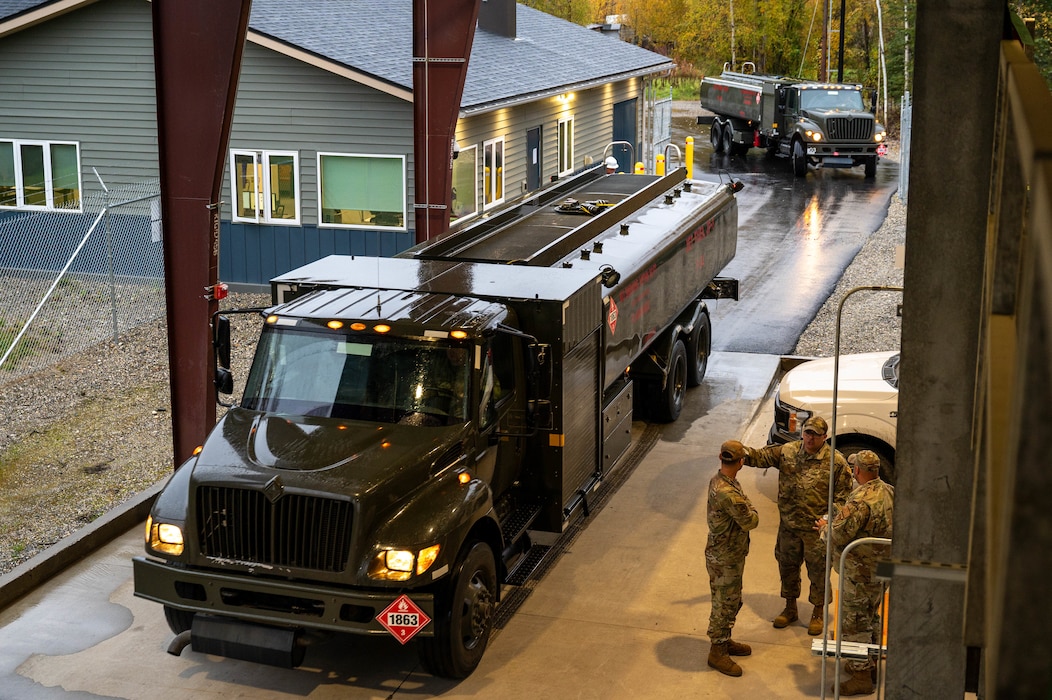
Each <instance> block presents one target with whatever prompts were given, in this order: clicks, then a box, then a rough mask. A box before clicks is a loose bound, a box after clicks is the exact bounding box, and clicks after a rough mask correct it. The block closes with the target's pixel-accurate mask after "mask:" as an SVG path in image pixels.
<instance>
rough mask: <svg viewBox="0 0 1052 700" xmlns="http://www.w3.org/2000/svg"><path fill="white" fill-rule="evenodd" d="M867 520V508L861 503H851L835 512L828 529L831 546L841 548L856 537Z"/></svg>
mask: <svg viewBox="0 0 1052 700" xmlns="http://www.w3.org/2000/svg"><path fill="white" fill-rule="evenodd" d="M867 520H869V506H867V505H866V504H865V503H864V502H862V501H852V502H851V503H848V504H846V505H844V506H843V507H841V508H840V510H839V511H837V514H836V517H834V518H833V522H832V524H831V525H830V527H829V532H830V533H831V534H832V537H833V544H835V545H837V546H838V547H843V546H844V545H846V544H847V543H848V542H851V541H852V540H854V539H855V537H857V536H858V531H859V530H861V529H862V526H863V525H864V524H865V523H866V521H867Z"/></svg>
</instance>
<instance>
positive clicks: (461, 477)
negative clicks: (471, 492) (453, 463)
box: [457, 472, 471, 484]
mask: <svg viewBox="0 0 1052 700" xmlns="http://www.w3.org/2000/svg"><path fill="white" fill-rule="evenodd" d="M457 481H459V482H460V483H462V484H466V483H468V482H469V481H471V474H470V473H468V472H460V473H459V474H457Z"/></svg>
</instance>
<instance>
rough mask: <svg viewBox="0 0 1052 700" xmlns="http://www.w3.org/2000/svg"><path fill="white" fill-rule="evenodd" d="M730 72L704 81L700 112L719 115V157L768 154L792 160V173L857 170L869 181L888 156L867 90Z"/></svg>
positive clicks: (715, 136) (715, 132)
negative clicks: (754, 150) (867, 100)
mask: <svg viewBox="0 0 1052 700" xmlns="http://www.w3.org/2000/svg"><path fill="white" fill-rule="evenodd" d="M750 66H752V64H751V63H747V64H745V68H746V69H745V71H743V72H736V71H730V70H724V71H723V72H722V73H721V74H720V75H719V76H716V77H710V76H706V77H705V78H703V79H702V81H701V106H702V108H704V109H706V110H708V111H710V112H712V113H714V114H715V115H716V116H715V118H714V119H713V120H712V126H711V127H710V130H709V138H710V140H711V141H712V147H713V149H714V150H715V151H716V153H720V154H727V155H745V154H746V153H747V152H748V151H749V149H750V148H766V149H767V151H768V152H769V153H770V154H772V155H774V156H778V157H782V158H788V159H789V161H790V162H791V163H792V168H793V173H794V174H795V175H797V176H798V177H803V176H805V175H807V170H808V166H809V165H810V166H814V167H819V168H853V167H856V166H859V165H861V166H862V167H863V169H864V173H865V176H866V177H867V178H871V177H874V176H875V175H876V173H877V161H878V159H879V158H880V156H882V155H884V153H885V152H886V150H887V146H886V145H885V143H884V137H885V132H884V127H883V126H881V124H880V123H879V122H878V121H877V119H876V117H875V116H874V115H873V113H872V111H871V110H870V109H867V108H866V105H865V100H864V99H863V89H862V86H861V85H854V84H841V83H821V82H816V81H813V80H804V79H802V78H790V77H785V76H780V75H763V74H759V73H755V72H750V69H749V67H750Z"/></svg>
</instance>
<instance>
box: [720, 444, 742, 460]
mask: <svg viewBox="0 0 1052 700" xmlns="http://www.w3.org/2000/svg"><path fill="white" fill-rule="evenodd" d="M744 457H745V445H743V444H741V443H740V442H738V441H737V440H728V441H727V442H725V443H723V444H722V445H720V461H721V462H727V463H731V462H737V461H738V460H739V459H743V458H744Z"/></svg>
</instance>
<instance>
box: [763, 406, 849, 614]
mask: <svg viewBox="0 0 1052 700" xmlns="http://www.w3.org/2000/svg"><path fill="white" fill-rule="evenodd" d="M828 432H829V426H828V425H827V424H826V422H825V419H823V418H821V417H820V416H811V417H810V418H808V419H807V421H806V422H805V423H804V428H803V431H802V433H801V439H800V440H797V441H795V442H789V443H786V444H784V445H768V446H767V447H763V448H761V449H753V448H751V447H747V448H745V449H746V452H747V453H748V454H747V459H746V464H748V465H749V466H750V467H758V468H760V469H767V468H769V467H773V468H775V469H777V470H778V538H777V540H776V541H775V545H774V558H775V560H776V561H777V562H778V574H779V576H780V578H781V581H782V586H781V595H782V598H785V609H784V610H782V612H781V613H780V614H779V615H778V616H777V617H776V618H774V626H775V627H776V628H778V629H782V628H783V627H787V626H788V625H789V623H791V622H794V621H796V620H798V619H799V617H800V616H799V613H798V612H797V609H796V599H797V598H799V597H800V566H801V564H806V565H807V577H808V578H809V579H810V581H811V587H810V590H809V592H808V596H807V599H808V600H809V601H810V602H811V604H812V605H814V610H813V611H812V613H811V621H810V623H809V624H808V625H807V633H808V634H810V635H817V634H822V628H823V625H824V624H825V623H824V620H823V617H824V613H825V592H826V588H825V587H826V586H828V585H829V575H828V572H827V571H826V547H825V545H824V544H823V543H822V541H821V539H820V538H819V536H818V533H817V532H816V531H815V527H814V526H815V521H816V520H817V519H818V518H820V517H821V516H822V515H823V514H824V513H826V512H827V511H828V505H827V504H828V499H829V461H830V452H831V450H832V448H831V447H829V445H827V444H826V434H827V433H828ZM833 461H834V465H835V466H834V477H833V478H834V482H833V501H834V503H837V504H840V503H843V502H844V499H846V498H847V495H848V493H850V491H851V474H850V472H849V471H848V465H847V460H845V459H844V456H843V455H841V454H840V453H839V452H836V453H835V455H833Z"/></svg>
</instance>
